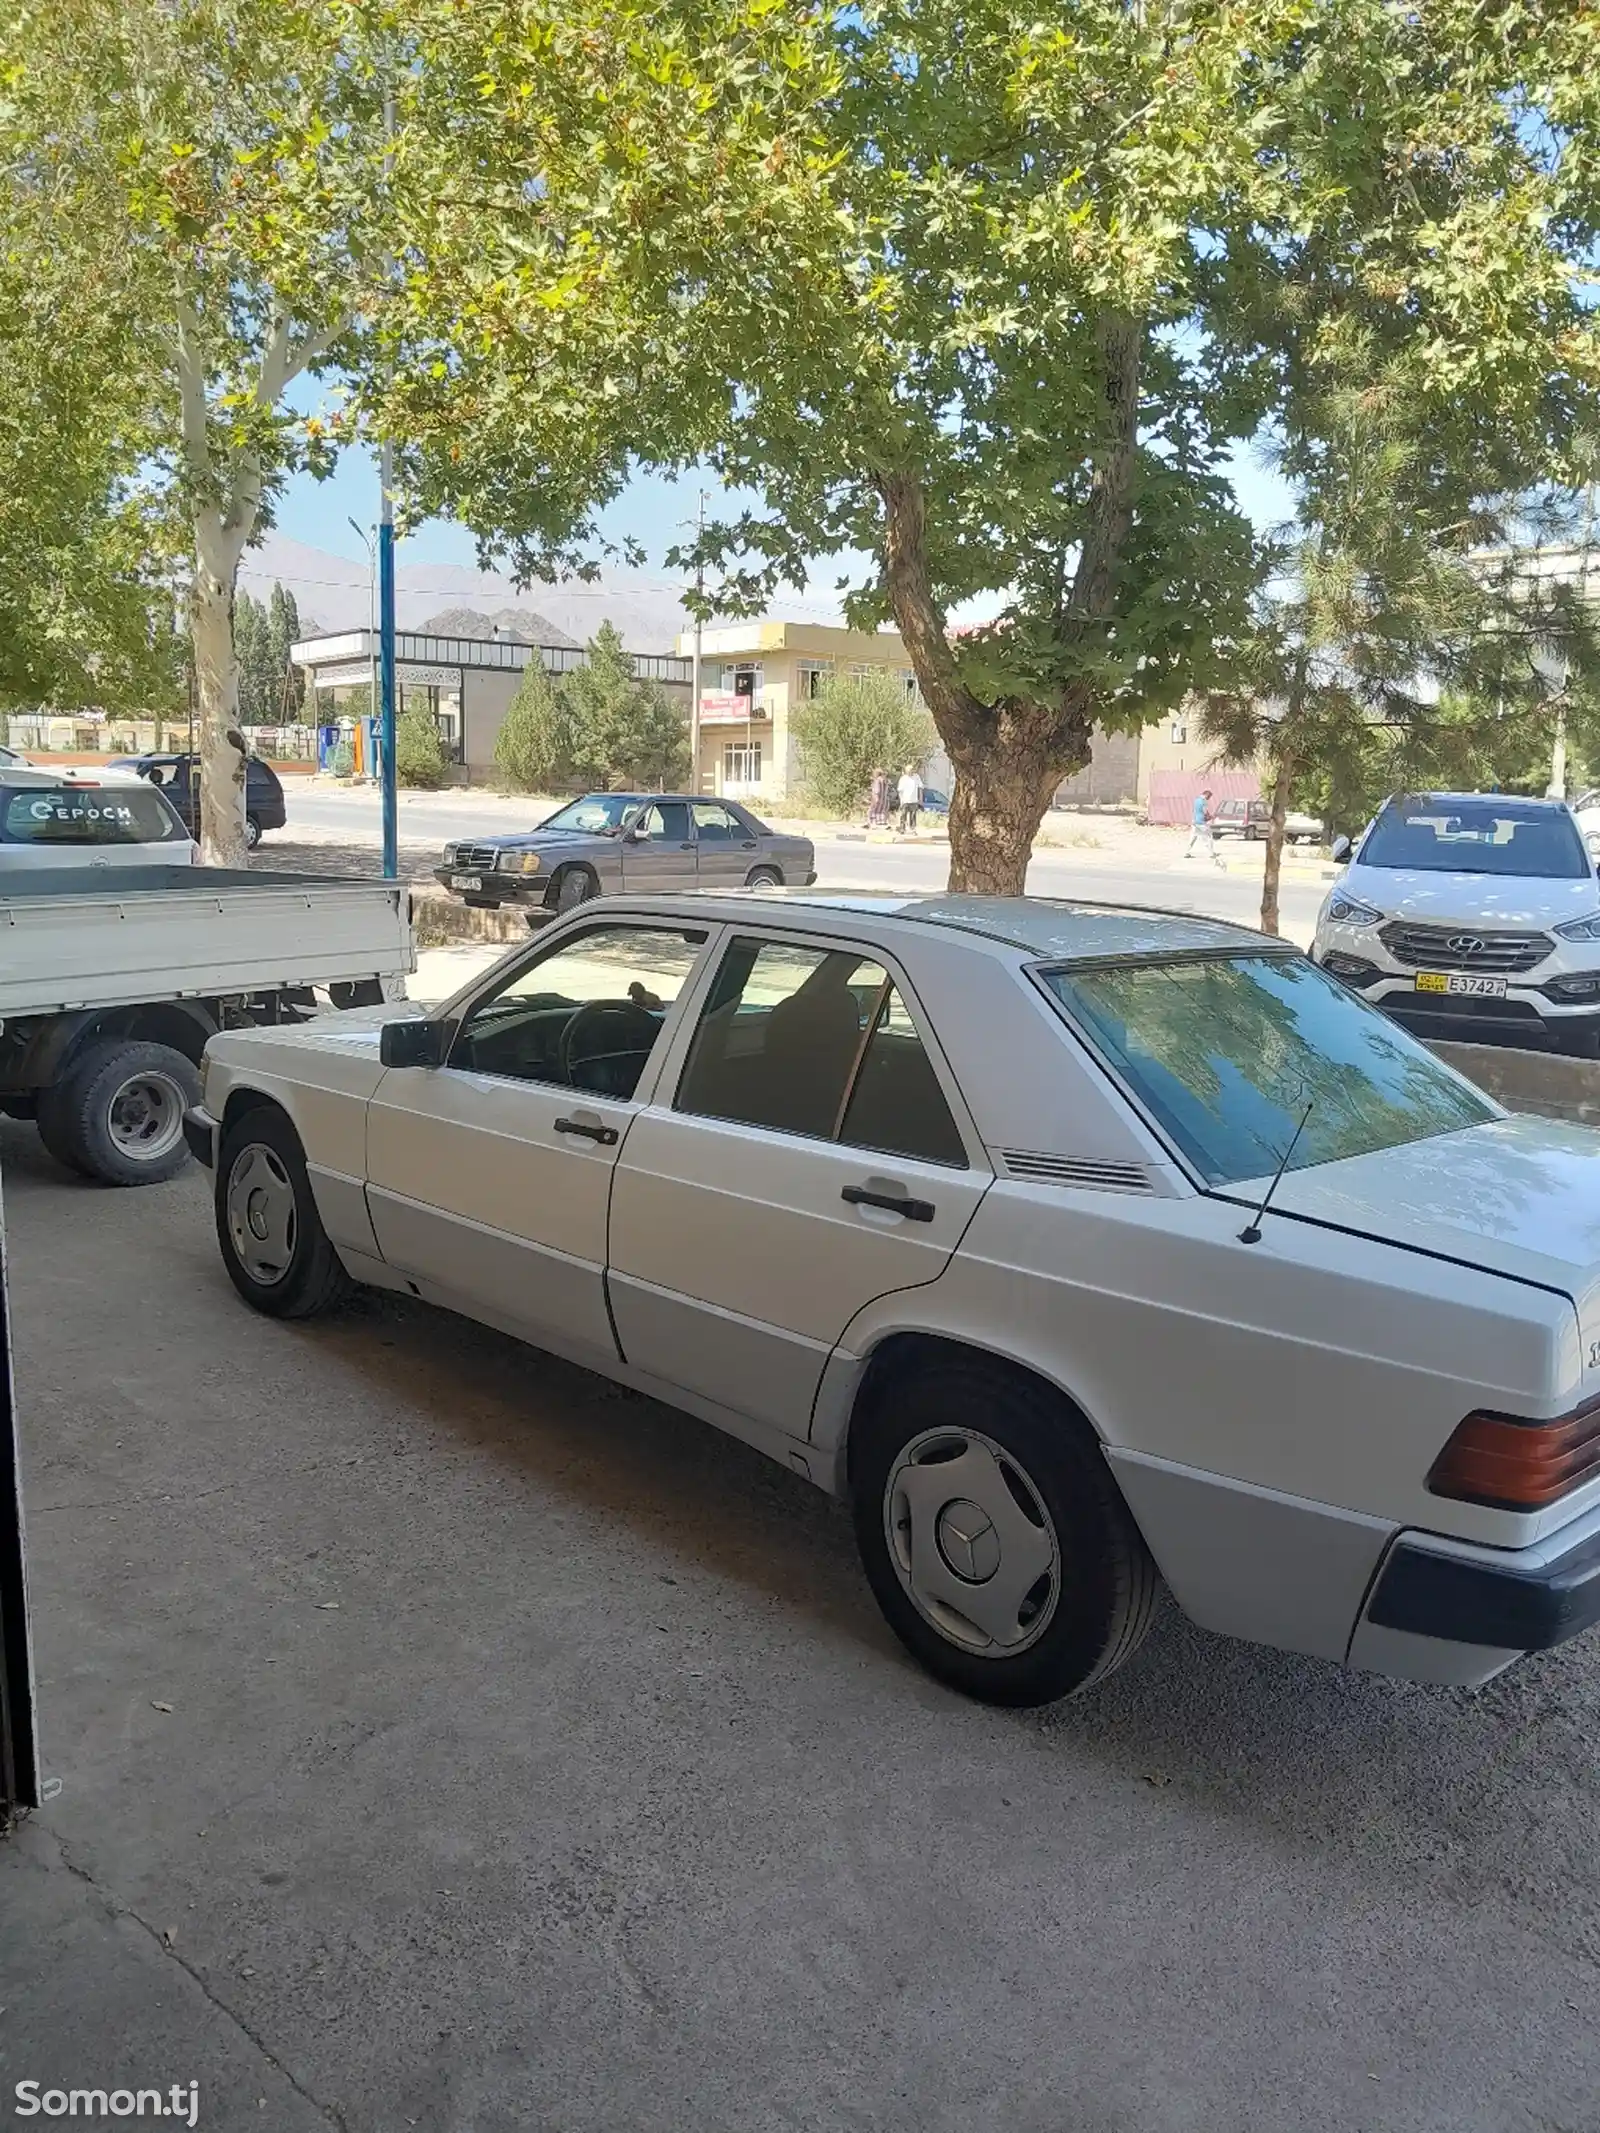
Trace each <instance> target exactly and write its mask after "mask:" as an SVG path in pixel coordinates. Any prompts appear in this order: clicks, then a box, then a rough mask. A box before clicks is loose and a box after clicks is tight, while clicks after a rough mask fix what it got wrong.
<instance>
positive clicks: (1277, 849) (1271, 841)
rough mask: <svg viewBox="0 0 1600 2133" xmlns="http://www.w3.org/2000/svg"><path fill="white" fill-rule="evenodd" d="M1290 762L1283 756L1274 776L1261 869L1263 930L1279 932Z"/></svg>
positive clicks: (1280, 929) (1265, 931)
mask: <svg viewBox="0 0 1600 2133" xmlns="http://www.w3.org/2000/svg"><path fill="white" fill-rule="evenodd" d="M1289 770H1290V766H1289V761H1288V758H1287V757H1284V758H1283V759H1282V760H1281V761H1280V762H1279V763H1278V765H1277V767H1276V769H1275V770H1274V772H1273V777H1272V821H1271V823H1270V825H1269V827H1268V829H1267V853H1266V862H1265V864H1264V865H1263V867H1262V869H1261V930H1262V932H1263V933H1279V932H1281V931H1282V928H1281V927H1280V926H1279V924H1278V879H1279V876H1280V875H1281V873H1282V871H1283V842H1284V836H1285V833H1286V831H1287V827H1288V818H1289Z"/></svg>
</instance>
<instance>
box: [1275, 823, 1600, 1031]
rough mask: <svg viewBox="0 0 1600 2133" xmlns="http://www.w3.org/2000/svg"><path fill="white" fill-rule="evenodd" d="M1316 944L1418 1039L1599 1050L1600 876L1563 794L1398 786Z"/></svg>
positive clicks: (1324, 916) (1333, 899)
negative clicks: (1546, 796)
mask: <svg viewBox="0 0 1600 2133" xmlns="http://www.w3.org/2000/svg"><path fill="white" fill-rule="evenodd" d="M1341 843H1342V840H1341ZM1349 850H1350V847H1349V846H1348V845H1343V849H1342V850H1341V844H1335V846H1334V857H1335V858H1339V857H1341V856H1343V852H1347V851H1349ZM1311 953H1312V959H1313V961H1315V962H1317V963H1320V964H1321V965H1322V967H1323V969H1324V970H1326V971H1328V972H1329V973H1330V974H1331V975H1332V976H1334V977H1337V978H1341V979H1342V980H1343V981H1344V983H1345V984H1347V985H1349V986H1351V987H1352V988H1353V989H1354V990H1355V991H1357V992H1359V993H1360V994H1361V995H1362V996H1363V998H1365V999H1368V1000H1370V1001H1371V1002H1372V1003H1373V1005H1374V1006H1375V1007H1381V1008H1382V1009H1383V1010H1384V1012H1385V1013H1386V1014H1389V1015H1392V1016H1393V1017H1394V1018H1395V1020H1396V1021H1398V1022H1403V1023H1404V1024H1405V1025H1406V1027H1407V1028H1408V1029H1412V1030H1415V1031H1416V1032H1417V1033H1418V1035H1420V1036H1424V1037H1455V1038H1460V1039H1462V1040H1464V1041H1466V1042H1484V1041H1489V1042H1500V1043H1512V1044H1534V1045H1541V1046H1546V1047H1550V1048H1553V1049H1556V1050H1562V1051H1575V1052H1579V1053H1582V1054H1584V1055H1586V1056H1591V1057H1592V1056H1594V1055H1595V1054H1596V1052H1600V882H1597V881H1596V877H1595V866H1594V861H1593V860H1592V859H1591V858H1590V856H1589V853H1588V851H1587V849H1586V848H1585V844H1584V840H1583V837H1582V836H1581V835H1580V833H1579V830H1578V826H1577V823H1576V822H1575V821H1574V819H1573V816H1572V813H1571V811H1570V810H1569V809H1568V807H1567V806H1566V805H1565V803H1564V802H1562V801H1560V800H1527V799H1522V798H1519V797H1517V796H1514V795H1508V794H1504V793H1442V792H1436V793H1409V794H1397V795H1396V796H1395V798H1394V799H1392V800H1390V801H1389V802H1388V803H1387V805H1386V806H1384V807H1383V808H1382V810H1381V811H1380V812H1379V814H1378V815H1377V817H1376V819H1375V820H1374V821H1373V822H1372V824H1371V826H1370V827H1369V828H1368V829H1367V830H1366V832H1365V833H1364V835H1363V836H1362V838H1361V841H1360V844H1359V846H1358V848H1357V849H1356V850H1355V851H1354V852H1353V853H1352V855H1351V858H1350V864H1349V866H1348V868H1347V869H1346V871H1345V873H1344V875H1343V877H1342V879H1341V880H1340V881H1339V883H1338V884H1337V886H1336V887H1335V888H1334V889H1332V890H1331V891H1330V892H1329V895H1328V898H1327V900H1326V902H1325V903H1324V904H1323V906H1322V910H1321V912H1320V913H1319V915H1318V918H1317V932H1316V940H1315V942H1314V944H1313V947H1312V951H1311Z"/></svg>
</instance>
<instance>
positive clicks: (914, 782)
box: [895, 763, 922, 834]
mask: <svg viewBox="0 0 1600 2133" xmlns="http://www.w3.org/2000/svg"><path fill="white" fill-rule="evenodd" d="M895 792H896V797H897V798H898V799H899V802H900V827H901V829H902V830H903V831H905V832H906V833H907V834H909V833H910V832H911V831H912V830H914V829H915V828H916V826H917V817H918V815H919V814H921V812H922V780H921V778H920V777H918V775H917V768H916V765H915V764H914V763H907V765H906V767H905V769H904V770H902V771H901V773H900V783H899V784H898V786H896V788H895Z"/></svg>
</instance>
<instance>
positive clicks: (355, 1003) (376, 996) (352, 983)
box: [328, 978, 383, 1008]
mask: <svg viewBox="0 0 1600 2133" xmlns="http://www.w3.org/2000/svg"><path fill="white" fill-rule="evenodd" d="M328 998H329V999H330V1000H331V1001H332V1002H333V1004H334V1006H335V1007H342V1008H351V1007H381V1006H382V1005H383V980H382V979H381V978H335V980H334V981H333V983H332V984H331V985H330V986H329V987H328Z"/></svg>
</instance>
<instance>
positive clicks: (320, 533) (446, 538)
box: [276, 450, 1290, 608]
mask: <svg viewBox="0 0 1600 2133" xmlns="http://www.w3.org/2000/svg"><path fill="white" fill-rule="evenodd" d="M1233 482H1234V488H1235V490H1236V492H1237V494H1238V497H1239V501H1240V503H1241V504H1242V506H1243V507H1244V509H1245V511H1246V512H1248V513H1249V515H1250V517H1251V518H1252V519H1253V520H1254V521H1255V522H1256V523H1257V525H1260V526H1266V525H1271V524H1275V523H1276V522H1277V521H1279V520H1281V519H1283V518H1285V517H1287V515H1288V513H1289V509H1290V499H1289V492H1288V490H1287V488H1286V487H1285V486H1284V484H1283V483H1282V482H1281V481H1280V480H1279V479H1278V477H1277V476H1276V475H1275V474H1274V473H1273V472H1272V471H1271V469H1270V468H1268V467H1265V466H1264V465H1262V464H1261V463H1260V461H1259V459H1258V458H1257V456H1256V455H1255V454H1253V453H1251V452H1249V451H1243V452H1241V453H1240V454H1239V455H1238V457H1237V458H1236V460H1235V464H1234V468H1233ZM699 486H700V484H699V483H698V482H697V481H696V480H694V479H693V478H692V477H686V478H685V479H684V480H682V481H679V482H676V483H675V482H671V481H667V480H665V479H663V478H662V477H661V476H659V475H655V474H641V475H639V476H637V477H636V478H635V479H634V480H633V481H632V482H631V483H630V484H629V486H628V488H627V489H626V490H625V491H624V492H623V494H622V495H621V496H620V497H618V499H617V501H616V502H615V503H614V504H613V505H612V506H611V507H610V509H609V510H608V511H607V512H606V513H605V515H604V520H603V524H604V526H605V530H606V531H607V533H608V534H610V535H612V536H613V537H616V538H620V537H621V536H622V535H624V534H631V535H632V537H633V538H634V539H635V540H636V541H638V542H639V543H640V545H641V546H642V547H643V548H644V549H645V551H646V553H647V556H648V561H647V563H646V565H645V568H644V571H643V573H642V574H643V575H644V576H646V577H649V578H653V579H656V580H667V581H670V574H669V573H668V572H667V571H666V569H665V566H664V563H663V558H664V556H665V554H666V551H667V549H668V548H670V547H671V545H672V543H673V542H674V541H675V540H676V539H677V538H678V536H679V530H680V527H681V526H682V525H683V524H684V522H685V521H687V520H689V519H692V517H693V515H694V508H695V497H696V493H697V490H698V488H699ZM715 503H716V496H715V492H714V491H713V493H712V494H711V496H710V497H709V498H708V509H710V510H713V511H714V509H715ZM377 509H378V477H377V466H376V462H375V461H374V459H373V457H372V455H371V454H370V453H369V452H367V451H365V450H354V451H349V452H346V453H345V454H344V455H343V456H342V457H341V459H340V461H339V463H338V466H337V467H336V469H335V471H334V473H333V474H332V475H331V476H330V478H329V479H328V480H327V481H321V482H319V481H314V480H313V479H312V478H311V477H310V476H309V475H300V476H298V477H297V478H296V479H295V480H294V481H292V482H291V483H290V484H289V487H288V489H287V490H286V492H285V493H284V495H283V497H282V498H281V499H280V501H279V504H278V508H277V517H276V523H277V527H278V530H279V531H280V532H281V533H284V534H287V535H288V536H289V538H290V539H292V540H296V541H304V542H306V543H307V544H308V545H309V546H311V547H313V548H322V549H326V550H328V551H329V552H331V553H332V554H334V555H341V556H345V557H348V558H349V559H350V560H351V561H352V562H362V561H365V559H366V554H367V551H366V548H365V547H364V545H363V543H362V541H361V538H360V536H359V535H358V534H357V533H356V531H355V529H354V527H353V526H352V525H351V524H350V520H352V519H354V520H355V521H356V522H357V524H358V525H362V526H370V525H371V524H372V523H373V521H374V519H375V518H376V516H377ZM401 560H402V561H403V562H405V563H407V564H417V563H456V564H460V565H462V566H463V567H465V568H467V569H471V568H473V567H475V565H476V562H477V557H476V555H475V553H474V551H473V543H472V536H471V535H470V534H469V533H468V532H467V531H466V530H465V529H464V528H463V527H461V526H457V525H454V524H451V523H450V522H448V521H446V520H444V519H433V520H430V521H429V522H428V523H427V524H426V525H424V526H420V527H418V528H417V530H416V532H414V533H412V534H410V535H409V536H408V537H407V539H406V541H405V543H404V544H403V547H402V549H401ZM834 575H835V573H834V571H833V569H832V568H830V566H829V565H828V564H826V563H824V564H823V566H822V567H821V569H820V570H819V571H818V573H817V576H816V577H815V579H814V580H813V582H812V584H811V586H810V587H809V588H808V589H807V593H806V594H805V595H803V596H802V603H801V604H809V603H810V602H815V603H817V604H818V605H819V606H824V607H827V608H832V606H833V605H834V594H833V578H834ZM789 604H790V605H791V606H792V605H793V604H794V603H789Z"/></svg>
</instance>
